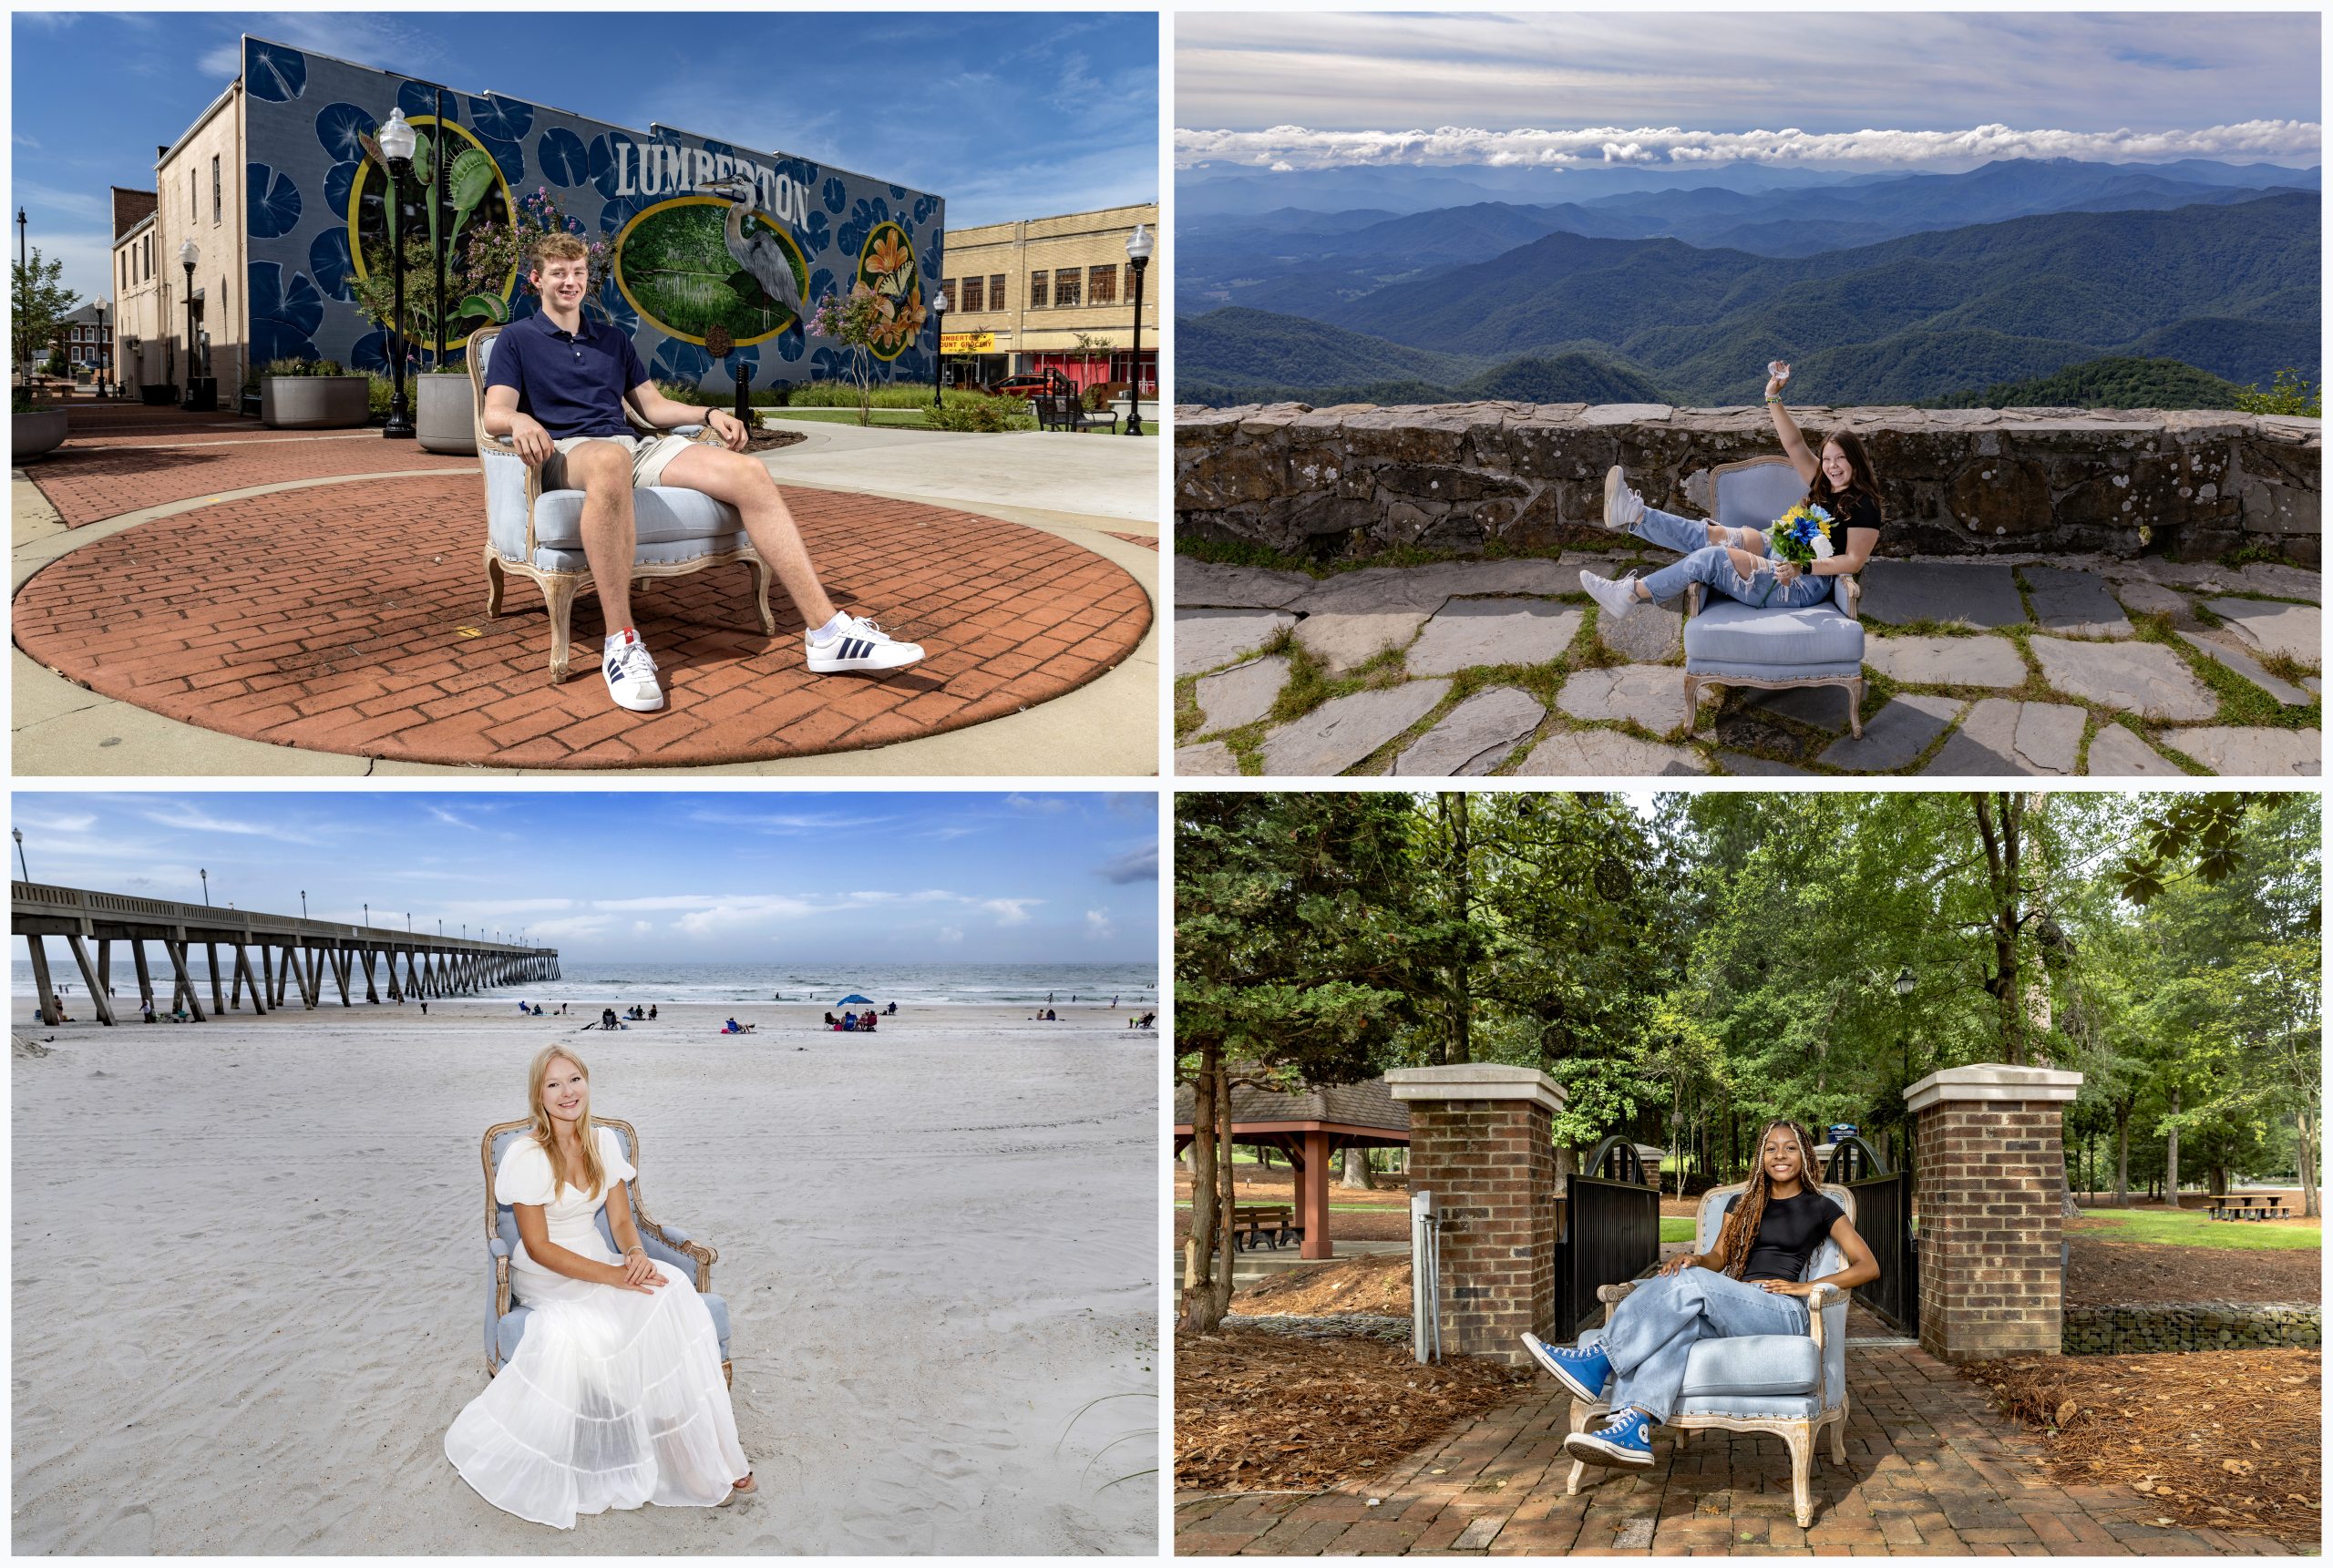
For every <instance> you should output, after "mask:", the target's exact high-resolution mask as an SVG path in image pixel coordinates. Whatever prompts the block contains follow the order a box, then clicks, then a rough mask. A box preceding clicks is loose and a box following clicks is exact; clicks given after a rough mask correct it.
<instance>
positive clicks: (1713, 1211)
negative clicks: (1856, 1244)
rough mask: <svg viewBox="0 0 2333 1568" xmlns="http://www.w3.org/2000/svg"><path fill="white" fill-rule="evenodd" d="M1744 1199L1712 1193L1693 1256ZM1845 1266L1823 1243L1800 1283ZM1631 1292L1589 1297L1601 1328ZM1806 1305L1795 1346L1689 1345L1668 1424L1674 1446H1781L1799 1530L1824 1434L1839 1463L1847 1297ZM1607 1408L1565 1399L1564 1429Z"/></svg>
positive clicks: (1839, 1196)
mask: <svg viewBox="0 0 2333 1568" xmlns="http://www.w3.org/2000/svg"><path fill="white" fill-rule="evenodd" d="M1744 1190H1745V1184H1742V1183H1736V1184H1733V1185H1732V1186H1727V1187H1712V1188H1711V1189H1710V1191H1709V1192H1708V1193H1707V1194H1705V1195H1703V1197H1702V1199H1701V1212H1700V1214H1699V1215H1698V1217H1697V1219H1696V1220H1695V1224H1694V1230H1695V1236H1694V1241H1693V1250H1694V1251H1696V1252H1707V1251H1709V1250H1710V1249H1711V1247H1713V1246H1715V1245H1717V1233H1718V1227H1719V1226H1720V1225H1721V1224H1722V1223H1723V1221H1724V1218H1725V1204H1726V1200H1727V1199H1729V1198H1732V1197H1733V1196H1735V1195H1737V1194H1740V1193H1742V1191H1744ZM1823 1192H1824V1195H1825V1196H1826V1197H1829V1198H1832V1199H1834V1200H1835V1201H1836V1202H1837V1204H1838V1205H1839V1206H1840V1207H1841V1208H1843V1209H1845V1211H1846V1214H1847V1223H1848V1224H1850V1225H1852V1224H1854V1223H1855V1194H1854V1193H1852V1192H1850V1191H1849V1190H1848V1189H1847V1188H1845V1187H1842V1186H1835V1185H1829V1184H1826V1185H1825V1186H1824V1188H1823ZM1845 1266H1846V1259H1845V1256H1843V1255H1841V1253H1840V1251H1839V1247H1838V1244H1837V1243H1836V1242H1834V1241H1831V1240H1829V1239H1828V1238H1825V1239H1824V1243H1823V1245H1821V1246H1819V1247H1816V1248H1815V1249H1814V1256H1813V1257H1812V1258H1810V1259H1808V1260H1807V1265H1806V1272H1805V1273H1804V1275H1802V1276H1800V1277H1801V1278H1803V1279H1820V1278H1821V1277H1822V1276H1824V1275H1826V1274H1836V1273H1838V1272H1839V1270H1841V1269H1843V1268H1845ZM1636 1287H1637V1282H1636V1281H1634V1280H1629V1281H1627V1282H1625V1283H1622V1284H1619V1285H1606V1286H1598V1288H1597V1292H1596V1298H1597V1299H1598V1301H1601V1302H1604V1303H1605V1304H1606V1307H1607V1313H1606V1317H1607V1319H1609V1316H1610V1313H1609V1309H1610V1307H1616V1306H1618V1305H1619V1303H1620V1302H1621V1301H1623V1300H1625V1299H1626V1298H1627V1297H1628V1294H1629V1292H1630V1291H1632V1290H1634V1289H1635V1288H1636ZM1807 1305H1808V1307H1809V1321H1808V1325H1807V1327H1808V1328H1809V1330H1810V1332H1809V1333H1808V1335H1807V1336H1806V1337H1804V1338H1802V1337H1799V1336H1797V1335H1794V1334H1748V1335H1743V1336H1742V1337H1738V1338H1732V1339H1704V1340H1702V1341H1701V1342H1700V1343H1699V1344H1697V1345H1695V1346H1694V1347H1693V1348H1692V1349H1691V1351H1690V1352H1689V1353H1688V1354H1687V1356H1686V1358H1685V1387H1684V1390H1683V1392H1682V1393H1681V1394H1680V1396H1679V1398H1678V1400H1677V1409H1676V1413H1675V1414H1674V1415H1672V1416H1671V1417H1670V1419H1669V1425H1670V1427H1672V1428H1674V1429H1675V1430H1677V1432H1678V1434H1679V1436H1678V1441H1679V1442H1680V1444H1681V1443H1682V1442H1683V1441H1684V1440H1685V1434H1688V1433H1691V1432H1696V1431H1728V1432H1764V1433H1769V1434H1771V1435H1773V1436H1774V1437H1778V1438H1780V1439H1782V1440H1783V1446H1784V1447H1785V1448H1787V1449H1788V1450H1790V1480H1791V1499H1792V1507H1793V1511H1794V1512H1796V1513H1797V1515H1798V1527H1799V1528H1800V1529H1801V1530H1804V1529H1805V1528H1806V1527H1807V1526H1808V1525H1809V1524H1811V1523H1812V1522H1814V1497H1813V1494H1812V1492H1811V1491H1809V1490H1808V1486H1807V1472H1808V1471H1809V1469H1810V1468H1811V1467H1812V1466H1813V1464H1814V1445H1815V1442H1816V1440H1818V1439H1819V1438H1820V1437H1821V1436H1822V1434H1823V1433H1824V1431H1825V1430H1828V1431H1829V1432H1830V1434H1831V1462H1832V1463H1833V1464H1845V1462H1846V1460H1847V1445H1846V1431H1847V1409H1848V1406H1847V1292H1845V1291H1844V1290H1841V1289H1840V1288H1839V1287H1838V1286H1835V1285H1825V1286H1818V1287H1817V1289H1816V1291H1815V1294H1814V1296H1813V1297H1812V1298H1810V1299H1809V1301H1808V1304H1807ZM1603 1332H1604V1331H1603V1330H1602V1329H1600V1328H1598V1329H1594V1330H1591V1331H1590V1332H1588V1333H1587V1334H1583V1335H1581V1336H1580V1337H1579V1343H1580V1344H1582V1345H1584V1346H1585V1345H1593V1344H1595V1343H1596V1342H1597V1341H1598V1339H1600V1338H1601V1337H1603ZM1608 1408H1609V1407H1608V1403H1607V1401H1605V1400H1602V1399H1598V1400H1597V1401H1596V1402H1595V1403H1593V1404H1589V1403H1587V1402H1586V1401H1583V1400H1579V1399H1574V1400H1573V1401H1572V1403H1571V1430H1573V1431H1576V1432H1580V1431H1586V1430H1588V1422H1589V1421H1590V1420H1592V1419H1595V1418H1596V1417H1597V1416H1598V1415H1600V1414H1602V1413H1603V1412H1604V1411H1605V1410H1606V1409H1608ZM1587 1468H1588V1467H1587V1466H1586V1465H1584V1464H1582V1463H1580V1462H1579V1461H1578V1460H1573V1461H1572V1467H1571V1479H1570V1480H1569V1481H1567V1482H1566V1483H1565V1486H1564V1495H1565V1496H1566V1497H1571V1496H1574V1495H1576V1494H1578V1491H1579V1479H1580V1475H1581V1473H1582V1472H1583V1471H1585V1470H1586V1469H1587Z"/></svg>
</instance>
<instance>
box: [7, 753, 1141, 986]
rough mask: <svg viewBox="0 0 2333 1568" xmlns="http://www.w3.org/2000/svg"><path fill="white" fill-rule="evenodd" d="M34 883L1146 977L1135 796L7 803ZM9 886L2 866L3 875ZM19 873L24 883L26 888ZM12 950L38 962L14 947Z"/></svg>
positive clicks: (636, 953)
mask: <svg viewBox="0 0 2333 1568" xmlns="http://www.w3.org/2000/svg"><path fill="white" fill-rule="evenodd" d="M15 825H16V826H17V827H18V828H20V829H22V830H23V832H24V835H25V838H24V853H25V856H26V867H27V869H29V870H30V872H32V873H33V874H34V876H36V879H37V880H39V881H42V882H46V883H51V884H61V885H64V886H78V887H91V888H97V889H100V890H103V891H107V892H118V893H134V894H138V895H140V896H143V897H151V898H174V899H178V900H180V901H182V902H186V903H200V901H201V899H202V897H203V886H202V880H201V877H200V872H201V871H206V870H207V871H208V872H209V873H210V874H211V886H210V896H211V901H212V902H213V903H217V904H227V903H230V902H231V903H233V904H235V905H236V906H237V907H241V908H244V909H255V910H264V911H268V912H271V913H277V914H282V913H287V912H290V913H296V912H297V911H298V910H299V908H300V894H301V892H302V890H303V889H305V891H306V893H307V895H308V909H309V911H310V913H311V914H313V915H315V916H317V917H322V918H328V919H334V920H348V921H351V922H355V921H357V920H360V919H362V918H364V913H365V911H364V906H365V904H367V903H369V904H370V905H371V906H372V914H373V920H374V923H375V925H397V924H402V923H403V922H404V920H405V918H406V916H407V915H408V914H410V916H411V917H412V921H413V928H414V929H416V930H430V929H434V928H435V925H436V922H437V921H438V920H440V919H442V920H444V921H445V923H446V924H445V928H446V929H447V931H448V932H452V931H455V930H457V929H459V928H460V927H463V926H465V925H467V926H468V927H469V928H470V930H471V931H472V932H473V933H475V932H477V931H478V930H481V929H483V930H490V931H505V932H511V931H517V930H519V928H520V927H524V928H525V929H526V931H527V933H528V934H529V937H530V938H537V939H541V940H544V941H548V942H550V943H553V944H554V945H556V946H558V947H559V948H561V950H562V951H563V952H564V953H567V954H569V955H572V956H575V957H579V958H587V957H588V958H616V957H629V958H642V959H663V960H669V961H686V962H699V961H702V962H726V961H732V960H751V959H757V958H769V957H772V956H773V955H775V954H777V953H779V952H783V954H784V955H785V956H786V958H788V959H791V960H796V961H803V962H849V961H868V960H873V959H881V960H884V961H892V962H899V963H919V962H959V961H961V962H988V961H1012V962H1029V963H1055V962H1058V963H1082V962H1121V961H1127V960H1140V961H1155V960H1156V958H1157V954H1158V808H1157V804H1156V796H1154V795H1150V794H1073V793H1060V794H993V793H978V794H975V793H964V794H954V793H933V792H915V793H906V792H902V793H897V794H795V793H788V794H766V793H755V794H736V793H720V794H711V793H708V794H661V793H660V794H640V793H624V794H613V793H597V792H585V791H579V790H571V789H560V790H548V791H541V792H529V793H524V794H516V793H513V794H492V795H481V794H450V793H449V794H435V793H429V794H419V793H413V794H409V793H404V792H398V793H394V794H390V793H383V792H378V791H368V792H366V793H364V794H350V793H340V792H335V793H331V794H323V793H306V794H238V793H232V792H222V793H215V794H214V793H203V794H186V793H180V794H109V793H99V794H46V793H42V792H38V791H26V792H20V793H19V794H17V795H16V796H15ZM13 869H14V868H12V871H13ZM18 874H21V873H18ZM15 948H16V951H17V953H18V954H19V956H21V955H22V953H23V951H24V944H23V943H22V942H21V941H18V942H16V943H15Z"/></svg>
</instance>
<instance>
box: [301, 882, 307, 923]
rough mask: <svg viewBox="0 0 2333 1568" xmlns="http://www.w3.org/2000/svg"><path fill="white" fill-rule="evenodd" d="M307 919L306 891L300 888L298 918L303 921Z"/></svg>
mask: <svg viewBox="0 0 2333 1568" xmlns="http://www.w3.org/2000/svg"><path fill="white" fill-rule="evenodd" d="M307 917H308V890H307V889H306V888H305V887H303V888H301V889H300V918H302V919H303V920H304V919H306V918H307Z"/></svg>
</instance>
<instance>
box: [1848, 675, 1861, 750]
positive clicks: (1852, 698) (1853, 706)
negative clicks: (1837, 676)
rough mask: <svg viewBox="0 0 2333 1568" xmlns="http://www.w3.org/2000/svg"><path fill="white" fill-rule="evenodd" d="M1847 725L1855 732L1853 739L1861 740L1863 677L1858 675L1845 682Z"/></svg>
mask: <svg viewBox="0 0 2333 1568" xmlns="http://www.w3.org/2000/svg"><path fill="white" fill-rule="evenodd" d="M1847 725H1848V727H1849V728H1851V729H1852V730H1854V731H1855V739H1856V740H1858V741H1860V740H1862V739H1863V677H1862V676H1860V675H1858V676H1856V677H1855V679H1854V680H1852V681H1850V682H1847Z"/></svg>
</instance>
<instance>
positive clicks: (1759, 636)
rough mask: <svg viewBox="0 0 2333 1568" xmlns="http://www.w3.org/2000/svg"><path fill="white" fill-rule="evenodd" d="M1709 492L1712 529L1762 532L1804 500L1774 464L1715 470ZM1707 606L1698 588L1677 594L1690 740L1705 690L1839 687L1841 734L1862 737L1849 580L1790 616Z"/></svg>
mask: <svg viewBox="0 0 2333 1568" xmlns="http://www.w3.org/2000/svg"><path fill="white" fill-rule="evenodd" d="M1711 491H1712V498H1713V500H1714V501H1715V503H1716V504H1715V506H1714V507H1712V508H1711V510H1712V511H1713V512H1714V513H1715V515H1716V520H1717V521H1718V522H1720V523H1721V524H1722V525H1724V526H1725V527H1727V528H1765V527H1766V526H1767V525H1768V524H1770V523H1772V522H1773V520H1774V519H1775V518H1779V517H1781V516H1782V515H1783V513H1784V512H1787V511H1789V510H1790V509H1791V508H1792V507H1794V506H1796V505H1797V504H1798V503H1799V502H1800V501H1802V500H1804V499H1805V498H1806V481H1805V480H1804V479H1802V478H1800V477H1799V474H1798V470H1797V469H1795V468H1793V467H1792V466H1791V465H1790V462H1789V460H1788V459H1787V458H1783V457H1751V458H1745V459H1744V460H1742V462H1739V463H1724V464H1721V465H1719V466H1717V467H1716V468H1715V469H1713V470H1712V471H1711ZM1837 542H1838V544H1839V545H1840V546H1841V548H1845V542H1846V541H1845V540H1844V539H1842V540H1839V541H1837ZM1708 597H1709V596H1708V593H1707V590H1706V589H1704V588H1703V587H1702V585H1701V584H1700V583H1698V582H1697V583H1692V584H1691V585H1689V586H1688V587H1687V588H1686V589H1685V723H1686V725H1687V733H1689V734H1690V733H1691V731H1692V729H1693V728H1695V727H1698V725H1699V724H1700V723H1701V709H1700V707H1699V706H1698V703H1699V702H1700V699H1701V688H1702V687H1704V686H1756V687H1762V688H1763V689H1765V690H1767V691H1782V690H1786V689H1788V688H1790V687H1793V686H1842V687H1845V689H1846V693H1847V724H1848V727H1849V728H1851V729H1852V730H1853V731H1854V732H1855V736H1856V738H1857V739H1861V738H1862V736H1863V620H1862V619H1861V616H1862V603H1861V601H1862V598H1863V585H1862V584H1860V583H1858V582H1856V581H1855V577H1854V575H1853V574H1852V573H1848V574H1845V575H1842V576H1840V577H1837V578H1835V579H1832V589H1831V597H1830V598H1828V599H1825V600H1817V601H1816V602H1815V603H1814V604H1810V605H1807V606H1805V607H1804V608H1803V609H1799V610H1782V609H1765V610H1761V609H1759V608H1758V607H1757V606H1756V605H1752V604H1744V603H1742V601H1741V600H1735V599H1728V598H1726V597H1725V596H1723V595H1722V594H1721V595H1719V596H1718V599H1717V602H1715V603H1714V604H1705V600H1707V599H1708Z"/></svg>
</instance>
